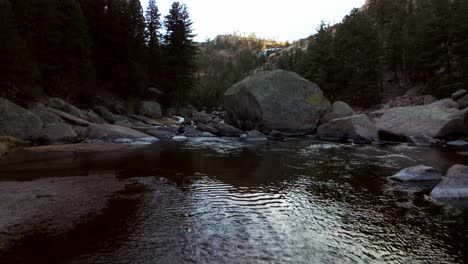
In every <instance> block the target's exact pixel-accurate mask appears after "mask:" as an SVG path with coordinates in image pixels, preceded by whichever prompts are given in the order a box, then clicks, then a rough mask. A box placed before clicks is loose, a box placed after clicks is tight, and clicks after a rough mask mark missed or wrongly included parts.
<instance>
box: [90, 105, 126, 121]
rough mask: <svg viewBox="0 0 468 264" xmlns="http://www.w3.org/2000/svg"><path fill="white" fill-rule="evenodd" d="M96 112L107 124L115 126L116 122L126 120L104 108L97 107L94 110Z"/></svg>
mask: <svg viewBox="0 0 468 264" xmlns="http://www.w3.org/2000/svg"><path fill="white" fill-rule="evenodd" d="M93 110H94V112H96V114H98V115H99V116H100V117H102V118H103V119H104V120H106V121H107V122H109V123H111V124H114V123H115V122H117V121H119V120H124V119H125V118H124V117H123V116H119V115H115V114H113V113H112V112H111V111H109V109H107V108H105V107H104V106H96V107H94V108H93Z"/></svg>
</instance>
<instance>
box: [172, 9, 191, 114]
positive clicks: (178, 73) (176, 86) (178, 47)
mask: <svg viewBox="0 0 468 264" xmlns="http://www.w3.org/2000/svg"><path fill="white" fill-rule="evenodd" d="M164 27H165V29H166V33H165V35H164V52H165V54H164V56H165V63H164V66H165V67H164V76H165V78H166V79H165V80H164V88H165V92H166V95H167V96H168V98H167V102H166V103H168V104H174V103H176V104H178V105H181V104H184V103H187V102H188V99H189V95H190V92H191V89H192V88H193V86H194V82H195V80H194V71H195V55H196V53H197V51H196V47H195V45H194V43H193V38H194V36H195V35H194V34H193V33H192V21H191V20H190V17H189V13H188V11H187V7H186V6H185V5H183V4H180V3H179V2H174V3H173V4H172V6H171V9H170V11H169V14H168V15H167V16H166V18H165V21H164Z"/></svg>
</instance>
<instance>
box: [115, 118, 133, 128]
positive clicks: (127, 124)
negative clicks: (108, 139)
mask: <svg viewBox="0 0 468 264" xmlns="http://www.w3.org/2000/svg"><path fill="white" fill-rule="evenodd" d="M114 125H116V126H123V127H130V128H131V127H134V124H133V123H132V122H130V121H129V120H126V119H124V120H118V121H116V122H115V123H114Z"/></svg>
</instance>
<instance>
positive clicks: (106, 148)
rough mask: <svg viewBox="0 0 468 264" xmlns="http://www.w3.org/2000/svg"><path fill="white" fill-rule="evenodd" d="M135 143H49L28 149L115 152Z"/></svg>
mask: <svg viewBox="0 0 468 264" xmlns="http://www.w3.org/2000/svg"><path fill="white" fill-rule="evenodd" d="M135 147H136V146H134V145H127V144H117V143H111V142H99V143H78V144H64V145H49V146H40V147H32V148H27V149H26V150H27V151H34V152H113V151H120V150H127V149H131V148H135Z"/></svg>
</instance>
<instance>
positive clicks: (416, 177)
mask: <svg viewBox="0 0 468 264" xmlns="http://www.w3.org/2000/svg"><path fill="white" fill-rule="evenodd" d="M390 179H392V180H395V181H401V182H411V181H440V180H442V173H441V172H440V171H438V170H436V169H434V168H432V167H429V166H424V165H418V166H413V167H409V168H406V169H403V170H401V171H399V172H398V173H397V174H395V175H393V176H392V177H390Z"/></svg>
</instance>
